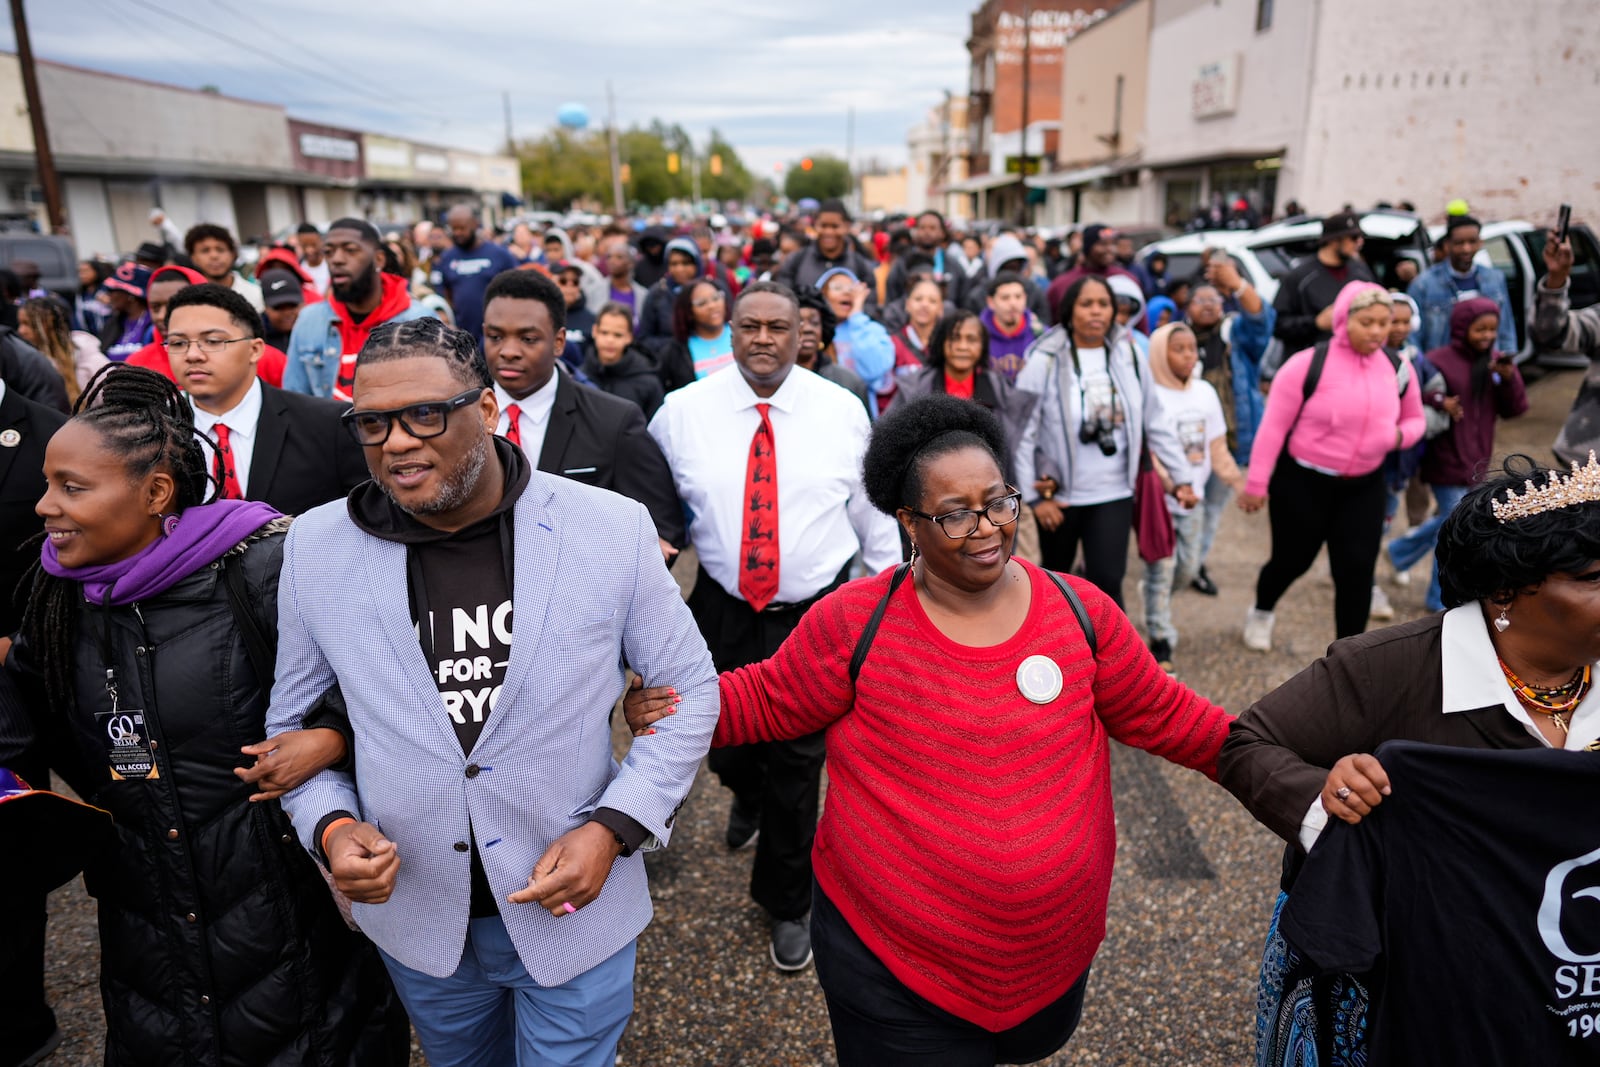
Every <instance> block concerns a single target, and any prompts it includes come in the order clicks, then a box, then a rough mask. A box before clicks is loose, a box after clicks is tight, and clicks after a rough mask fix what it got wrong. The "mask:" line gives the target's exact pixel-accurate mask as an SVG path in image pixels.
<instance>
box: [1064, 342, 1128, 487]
mask: <svg viewBox="0 0 1600 1067" xmlns="http://www.w3.org/2000/svg"><path fill="white" fill-rule="evenodd" d="M1066 358H1067V359H1071V358H1072V357H1071V356H1068V357H1066ZM1076 384H1077V387H1076V388H1074V389H1072V390H1070V391H1069V392H1068V395H1067V398H1066V399H1067V427H1066V430H1067V446H1068V447H1069V448H1074V449H1076V450H1077V451H1075V452H1074V453H1073V455H1072V485H1071V486H1069V487H1068V491H1067V504H1068V505H1069V506H1071V507H1079V508H1081V507H1088V506H1089V505H1092V504H1105V503H1109V502H1110V501H1112V500H1124V499H1126V498H1127V497H1128V496H1130V495H1131V494H1132V492H1133V490H1132V487H1130V486H1129V485H1128V427H1127V410H1128V408H1127V404H1128V398H1127V397H1125V396H1123V395H1122V391H1121V390H1119V389H1118V388H1117V387H1116V385H1115V384H1114V383H1113V382H1112V379H1111V374H1110V372H1109V371H1108V369H1107V367H1106V350H1105V349H1104V348H1103V347H1102V348H1080V349H1078V368H1077V383H1076ZM1086 421H1087V422H1088V423H1090V424H1093V425H1099V426H1105V427H1109V428H1110V429H1111V439H1112V440H1113V441H1115V442H1116V444H1117V450H1116V451H1115V452H1113V453H1112V454H1111V455H1109V456H1108V455H1106V454H1105V453H1104V452H1102V451H1101V450H1100V446H1099V445H1098V444H1096V443H1095V442H1094V441H1084V440H1083V438H1082V437H1081V436H1080V434H1081V428H1082V427H1083V426H1084V425H1085V422H1086Z"/></svg>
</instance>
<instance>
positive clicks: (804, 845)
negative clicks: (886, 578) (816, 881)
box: [646, 566, 849, 921]
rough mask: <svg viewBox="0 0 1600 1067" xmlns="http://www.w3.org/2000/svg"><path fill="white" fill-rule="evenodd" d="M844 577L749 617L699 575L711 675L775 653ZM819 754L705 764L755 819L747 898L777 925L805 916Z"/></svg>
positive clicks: (733, 752)
mask: <svg viewBox="0 0 1600 1067" xmlns="http://www.w3.org/2000/svg"><path fill="white" fill-rule="evenodd" d="M848 573H849V568H848V566H847V567H846V569H845V570H844V571H841V572H840V574H839V576H838V577H837V578H836V579H835V580H834V581H833V583H832V584H830V585H829V586H828V588H827V589H824V590H823V591H822V593H819V594H817V596H816V597H814V598H812V599H811V600H808V601H806V602H804V603H801V604H796V605H791V606H786V607H781V608H778V607H769V608H768V610H766V611H754V610H752V609H751V607H750V605H749V603H748V602H746V601H744V600H742V599H740V598H739V597H736V596H732V595H730V594H729V593H728V592H727V591H726V590H724V589H723V588H722V586H720V585H718V584H717V580H716V579H715V578H713V577H711V576H710V575H709V574H707V573H706V572H705V570H704V569H703V568H702V569H701V571H700V574H699V576H698V577H696V579H695V583H694V591H693V592H692V593H690V594H689V611H690V613H691V614H693V615H694V620H695V623H696V624H697V625H698V626H699V627H700V634H701V636H703V637H704V638H705V640H706V644H707V645H708V646H709V647H710V649H711V660H712V662H713V663H714V664H715V665H716V668H717V670H718V671H731V670H734V669H736V668H738V667H744V666H747V665H749V664H751V663H759V662H760V661H761V660H764V659H766V658H767V657H769V656H771V655H772V654H773V653H774V652H776V651H777V650H778V646H779V645H781V644H783V642H784V639H785V638H787V637H788V636H789V635H790V634H791V633H793V632H794V629H795V627H797V626H799V625H800V618H801V616H803V615H804V614H805V612H806V609H807V608H809V607H810V606H811V604H812V603H814V602H815V601H816V600H817V599H820V598H821V597H822V596H823V595H824V594H826V593H829V592H831V591H832V590H833V589H835V588H837V587H838V586H839V585H841V584H843V582H844V580H845V578H846V577H848ZM648 681H649V679H646V682H647V683H648ZM824 752H825V747H824V737H823V734H822V733H821V732H818V733H814V734H808V735H807V736H805V737H800V738H796V739H794V740H792V741H763V742H760V743H758V744H753V745H733V746H730V747H727V748H714V749H712V750H711V754H710V757H709V758H708V760H707V762H708V763H709V765H710V767H711V769H712V770H713V771H714V772H716V775H717V777H718V778H719V779H720V780H721V782H722V784H723V785H724V786H726V787H727V788H728V789H730V790H732V791H733V795H734V798H735V799H736V800H737V801H738V803H739V806H740V807H741V808H743V809H744V810H745V811H748V812H759V813H760V833H761V836H760V837H759V838H758V839H757V841H756V858H755V863H754V865H753V866H752V868H751V871H750V896H751V897H753V898H754V899H755V902H756V903H757V904H760V905H761V906H762V907H763V908H765V909H766V910H767V911H768V913H770V914H771V916H772V917H773V918H774V919H777V920H779V921H784V920H789V919H798V918H801V917H802V916H804V915H805V914H806V913H807V912H808V911H810V910H811V845H812V843H813V842H814V841H815V840H816V836H817V814H818V810H819V808H820V793H821V790H822V766H823V762H824V759H823V757H824Z"/></svg>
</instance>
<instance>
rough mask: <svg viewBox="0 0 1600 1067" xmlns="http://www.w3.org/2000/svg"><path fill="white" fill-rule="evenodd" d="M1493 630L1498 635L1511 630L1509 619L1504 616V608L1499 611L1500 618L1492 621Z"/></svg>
mask: <svg viewBox="0 0 1600 1067" xmlns="http://www.w3.org/2000/svg"><path fill="white" fill-rule="evenodd" d="M1494 628H1495V629H1496V630H1497V631H1499V632H1500V633H1505V632H1506V631H1507V630H1509V629H1511V619H1510V617H1509V616H1507V615H1506V609H1505V608H1501V609H1500V617H1499V618H1498V619H1496V620H1494Z"/></svg>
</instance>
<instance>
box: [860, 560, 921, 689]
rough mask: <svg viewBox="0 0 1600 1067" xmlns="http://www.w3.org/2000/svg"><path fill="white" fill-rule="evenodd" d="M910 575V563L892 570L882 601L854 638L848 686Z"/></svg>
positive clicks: (864, 659) (865, 659)
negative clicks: (884, 617) (907, 576)
mask: <svg viewBox="0 0 1600 1067" xmlns="http://www.w3.org/2000/svg"><path fill="white" fill-rule="evenodd" d="M910 573H911V562H910V561H909V560H907V561H906V562H905V563H902V564H900V566H898V567H896V568H895V569H894V577H893V578H891V579H889V591H888V592H886V593H884V594H883V599H882V600H880V601H878V606H877V607H876V608H874V609H872V618H870V619H868V620H867V625H866V628H865V629H863V630H862V631H861V636H860V637H858V638H856V651H855V654H854V655H853V656H851V657H850V684H851V685H855V684H856V678H857V677H858V676H859V675H860V674H861V665H862V664H863V663H865V662H866V661H867V653H868V652H869V651H871V650H872V639H873V638H874V637H877V636H878V627H879V626H880V625H881V624H882V623H883V616H884V613H885V612H887V611H888V610H889V601H890V600H891V599H893V597H894V594H895V592H896V591H897V590H898V589H899V588H900V586H901V585H902V584H904V582H905V580H906V575H908V574H910Z"/></svg>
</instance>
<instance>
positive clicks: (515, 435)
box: [506, 404, 522, 448]
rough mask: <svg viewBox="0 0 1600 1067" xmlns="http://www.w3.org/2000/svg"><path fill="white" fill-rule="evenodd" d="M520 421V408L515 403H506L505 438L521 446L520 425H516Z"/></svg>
mask: <svg viewBox="0 0 1600 1067" xmlns="http://www.w3.org/2000/svg"><path fill="white" fill-rule="evenodd" d="M521 421H522V409H521V408H519V407H517V405H515V404H507V405H506V440H507V441H510V442H511V443H512V444H514V445H516V446H517V447H518V448H521V447H522V427H521V426H519V425H517V424H518V423H519V422H521Z"/></svg>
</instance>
